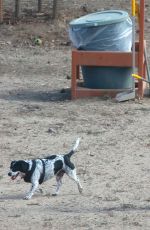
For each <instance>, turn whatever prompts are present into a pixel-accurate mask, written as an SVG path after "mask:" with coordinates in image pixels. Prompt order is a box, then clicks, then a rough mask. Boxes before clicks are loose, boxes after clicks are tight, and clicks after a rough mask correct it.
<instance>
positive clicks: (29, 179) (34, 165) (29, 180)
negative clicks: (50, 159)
mask: <svg viewBox="0 0 150 230" xmlns="http://www.w3.org/2000/svg"><path fill="white" fill-rule="evenodd" d="M35 168H36V161H35V160H32V168H31V170H30V171H27V172H26V175H25V177H24V181H25V182H29V183H30V182H31V177H32V174H33V172H34V170H35Z"/></svg>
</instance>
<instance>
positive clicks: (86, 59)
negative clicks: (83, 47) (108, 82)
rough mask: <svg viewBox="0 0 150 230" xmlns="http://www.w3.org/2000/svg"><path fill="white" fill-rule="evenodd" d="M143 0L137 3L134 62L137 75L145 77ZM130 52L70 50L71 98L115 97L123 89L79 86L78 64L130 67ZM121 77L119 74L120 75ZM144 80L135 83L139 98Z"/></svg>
mask: <svg viewBox="0 0 150 230" xmlns="http://www.w3.org/2000/svg"><path fill="white" fill-rule="evenodd" d="M144 9H145V0H140V4H139V14H140V17H139V41H138V42H136V44H135V47H136V48H135V49H136V52H135V55H136V58H135V60H136V61H135V64H136V67H137V69H138V74H139V76H142V77H144V78H146V64H145V58H144V49H145V45H146V43H145V41H144V18H145V15H144V14H145V13H144ZM132 59H133V58H132V52H118V51H117V52H114V51H113V52H108V51H104V52H101V51H79V50H72V81H71V97H72V99H76V98H80V97H87V96H88V97H91V96H104V95H108V96H111V97H115V96H116V94H117V93H119V92H122V91H125V90H123V89H111V90H110V89H90V88H85V87H81V86H79V79H80V66H109V67H110V66H111V67H132ZM120 77H121V76H120ZM145 87H146V84H145V82H143V81H141V80H139V81H138V82H136V83H135V89H136V91H137V94H138V96H139V97H140V98H142V97H143V94H144V89H145Z"/></svg>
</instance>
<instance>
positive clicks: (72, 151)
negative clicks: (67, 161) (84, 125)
mask: <svg viewBox="0 0 150 230" xmlns="http://www.w3.org/2000/svg"><path fill="white" fill-rule="evenodd" d="M79 143H80V138H77V140H76V142H75V144H74V145H73V147H72V149H71V150H70V152H69V153H67V154H66V155H67V156H68V157H69V158H70V157H71V156H72V155H73V154H74V153H75V152H76V150H77V148H78V146H79Z"/></svg>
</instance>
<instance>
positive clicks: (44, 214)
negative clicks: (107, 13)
mask: <svg viewBox="0 0 150 230" xmlns="http://www.w3.org/2000/svg"><path fill="white" fill-rule="evenodd" d="M64 2H66V1H64ZM71 2H72V5H71ZM87 2H88V1H84V3H87ZM120 2H121V1H117V4H118V5H117V6H118V7H119V4H120ZM122 2H124V3H121V7H124V8H125V9H127V8H128V9H129V6H128V7H127V4H126V2H129V1H122ZM146 2H147V3H146V39H147V45H148V55H149V50H150V37H149V34H150V24H149V14H150V1H146ZM73 3H76V4H75V9H76V10H77V12H76V14H75V12H74V15H72V18H73V17H75V16H77V15H79V14H80V15H82V14H83V13H84V12H82V11H83V7H82V4H81V3H80V1H69V6H70V8H69V9H70V14H68V13H66V14H65V11H62V15H63V16H62V15H61V11H60V12H59V16H58V17H57V18H56V20H55V22H49V21H46V22H44V21H40V22H39V21H34V22H31V21H30V23H27V22H22V21H19V22H18V23H17V24H11V23H10V24H5V23H4V24H2V25H0V156H1V161H0V183H1V185H0V230H6V229H7V230H9V229H14V230H35V229H36V230H41V229H53V230H57V229H58V230H70V229H73V230H76V229H81V230H93V229H94V230H95V229H102V230H106V229H107V230H129V229H130V230H149V229H150V164H149V162H150V132H149V130H150V116H149V114H150V98H149V97H145V98H144V99H143V100H142V101H141V102H138V101H127V102H124V103H116V102H115V101H114V100H113V99H110V98H106V97H105V98H86V99H82V100H81V99H79V100H74V101H72V100H70V84H71V80H70V78H71V46H70V43H69V39H68V34H67V23H68V21H69V20H70V18H71V9H72V8H73ZM112 5H113V4H112V2H111V1H109V4H108V2H107V1H106V2H104V3H101V4H99V2H98V1H95V3H94V1H92V3H89V5H87V6H86V7H88V11H90V12H93V11H95V10H96V9H105V8H109V6H110V8H111V7H112ZM71 6H72V8H71ZM84 10H85V9H84ZM66 12H69V10H68V9H67V10H66ZM68 15H69V16H68ZM61 16H62V17H61ZM61 18H62V20H61ZM35 37H40V38H41V39H42V42H43V44H42V45H41V46H40V47H39V46H35V45H34V38H35ZM77 137H81V143H80V146H79V149H78V151H77V153H76V154H75V155H74V156H73V157H72V161H73V162H74V163H75V164H76V167H77V173H78V175H79V178H80V180H81V183H82V186H83V194H82V195H80V194H79V193H78V189H77V186H76V184H75V183H74V182H73V181H71V180H70V179H69V178H68V177H67V176H65V177H64V180H63V186H62V189H61V193H60V195H59V196H57V197H53V196H51V194H52V193H53V191H54V189H55V185H56V183H55V178H54V179H52V180H51V181H47V182H46V183H44V184H42V185H41V186H40V187H41V188H42V191H43V193H42V194H35V196H33V198H32V199H31V200H28V201H27V200H23V199H22V198H23V197H24V195H25V193H26V191H27V190H28V189H29V186H30V185H29V184H26V183H24V182H23V181H22V180H17V181H11V180H10V178H8V176H7V173H8V170H9V165H10V162H11V161H12V160H20V159H32V158H38V157H44V156H47V155H49V154H54V153H62V154H63V153H66V152H67V151H68V150H69V149H70V147H71V146H72V144H73V142H74V141H75V139H76V138H77Z"/></svg>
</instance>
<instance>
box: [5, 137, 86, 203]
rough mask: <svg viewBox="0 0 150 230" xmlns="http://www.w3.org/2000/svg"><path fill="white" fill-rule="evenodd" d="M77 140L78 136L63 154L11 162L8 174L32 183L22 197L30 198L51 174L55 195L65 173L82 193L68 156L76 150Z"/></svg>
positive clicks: (74, 169) (13, 177)
mask: <svg viewBox="0 0 150 230" xmlns="http://www.w3.org/2000/svg"><path fill="white" fill-rule="evenodd" d="M79 142H80V138H78V139H77V140H76V142H75V144H74V146H73V148H72V149H71V151H70V152H69V153H67V154H65V155H51V156H48V157H46V158H42V159H34V160H19V161H12V162H11V165H10V171H9V173H8V176H10V177H11V179H12V180H15V179H16V178H17V176H21V178H23V179H24V181H25V182H29V183H31V184H32V186H31V189H30V191H29V192H28V193H27V194H26V196H25V197H24V199H27V200H28V199H30V198H31V197H32V196H33V194H34V192H35V191H36V190H37V188H38V186H39V184H42V183H43V182H44V181H47V180H48V179H51V178H52V177H53V176H56V181H57V187H56V191H55V193H54V194H53V195H57V194H58V193H59V189H60V187H61V185H62V177H63V175H64V174H65V173H66V174H67V175H68V176H69V177H70V178H71V179H73V180H74V181H75V182H76V184H77V186H78V190H79V192H80V193H82V186H81V184H80V181H79V178H78V177H77V174H76V168H75V166H74V164H73V163H72V162H71V161H70V157H71V156H72V155H73V154H74V152H75V151H76V150H77V148H78V145H79Z"/></svg>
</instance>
